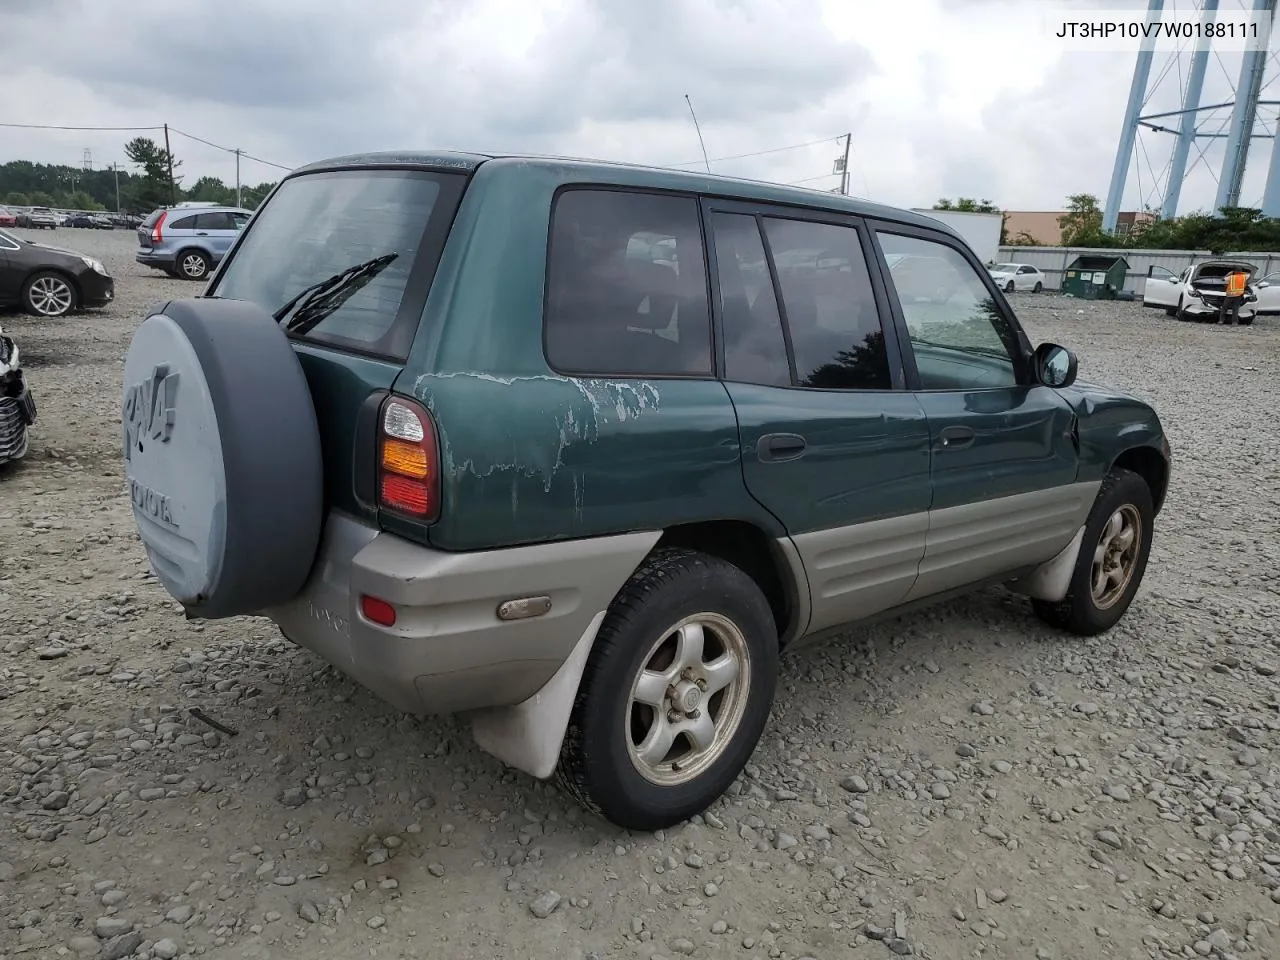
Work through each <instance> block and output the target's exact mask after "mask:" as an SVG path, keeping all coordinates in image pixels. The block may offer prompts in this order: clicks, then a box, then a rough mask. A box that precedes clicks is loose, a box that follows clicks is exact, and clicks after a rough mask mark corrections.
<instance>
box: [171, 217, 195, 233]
mask: <svg viewBox="0 0 1280 960" xmlns="http://www.w3.org/2000/svg"><path fill="white" fill-rule="evenodd" d="M195 228H196V218H195V217H183V218H182V219H180V220H174V221H172V222H171V223H170V224H169V229H170V230H194V229H195Z"/></svg>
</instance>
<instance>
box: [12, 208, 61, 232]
mask: <svg viewBox="0 0 1280 960" xmlns="http://www.w3.org/2000/svg"><path fill="white" fill-rule="evenodd" d="M18 226H20V227H25V228H27V229H28V230H57V229H58V216H57V214H55V213H54V212H53V211H52V210H50V209H49V208H48V207H32V208H31V209H30V210H27V211H26V212H24V213H20V214H18Z"/></svg>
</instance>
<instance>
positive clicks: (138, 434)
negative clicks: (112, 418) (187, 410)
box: [124, 363, 178, 460]
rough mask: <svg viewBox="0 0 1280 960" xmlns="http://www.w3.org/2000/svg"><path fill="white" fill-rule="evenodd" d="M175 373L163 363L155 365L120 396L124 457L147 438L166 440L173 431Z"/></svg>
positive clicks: (137, 448) (176, 381)
mask: <svg viewBox="0 0 1280 960" xmlns="http://www.w3.org/2000/svg"><path fill="white" fill-rule="evenodd" d="M177 398H178V375H177V374H176V373H170V372H169V365H168V364H167V363H160V364H156V367H155V369H153V370H152V371H151V376H149V377H148V378H147V379H146V380H143V381H142V382H141V383H135V384H134V385H133V386H131V387H130V388H129V390H128V392H126V393H125V395H124V458H125V459H126V460H132V459H133V451H134V450H135V449H136V450H137V451H138V452H139V453H141V452H142V449H143V443H144V441H147V440H159V441H160V442H161V443H168V442H169V437H170V436H171V435H172V434H173V423H174V416H175V406H174V404H175V402H176V400H177Z"/></svg>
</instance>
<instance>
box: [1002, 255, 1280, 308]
mask: <svg viewBox="0 0 1280 960" xmlns="http://www.w3.org/2000/svg"><path fill="white" fill-rule="evenodd" d="M1082 255H1084V256H1094V255H1096V256H1104V257H1124V259H1125V260H1126V261H1128V264H1129V269H1128V271H1127V272H1126V273H1125V283H1124V288H1125V289H1126V290H1132V291H1133V292H1134V294H1135V295H1137V296H1139V297H1140V296H1142V289H1143V286H1144V284H1145V283H1146V279H1147V270H1148V269H1149V268H1150V267H1164V268H1165V269H1166V270H1169V271H1170V272H1172V273H1182V271H1183V270H1185V269H1186V268H1187V267H1189V266H1190V265H1191V264H1193V263H1198V262H1199V261H1201V260H1217V259H1219V258H1220V257H1222V256H1225V257H1228V258H1230V259H1232V260H1243V261H1245V262H1246V263H1250V264H1253V266H1254V268H1255V269H1256V270H1257V271H1258V273H1257V276H1258V279H1259V280H1261V279H1262V278H1263V277H1265V276H1267V275H1268V274H1270V273H1274V272H1280V253H1274V252H1273V253H1257V252H1249V253H1227V254H1220V255H1217V256H1215V255H1214V254H1213V253H1212V252H1211V251H1209V250H1114V249H1109V248H1095V247H1001V248H1000V256H999V261H1000V262H1001V263H1029V264H1031V265H1032V266H1034V267H1039V268H1040V271H1041V272H1042V273H1043V274H1044V275H1045V287H1046V289H1049V290H1061V289H1062V275H1063V273H1065V272H1066V269H1067V266H1068V265H1069V264H1070V263H1071V261H1072V260H1074V259H1075V258H1076V257H1079V256H1082Z"/></svg>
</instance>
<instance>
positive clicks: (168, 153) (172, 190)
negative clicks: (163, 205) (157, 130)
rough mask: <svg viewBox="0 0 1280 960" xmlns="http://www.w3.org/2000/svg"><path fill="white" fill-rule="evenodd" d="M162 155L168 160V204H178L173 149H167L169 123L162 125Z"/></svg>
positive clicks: (173, 205) (174, 205) (172, 205)
mask: <svg viewBox="0 0 1280 960" xmlns="http://www.w3.org/2000/svg"><path fill="white" fill-rule="evenodd" d="M164 156H165V159H166V160H168V161H169V206H171V207H176V206H177V205H178V188H177V187H176V186H175V185H174V182H173V151H172V150H170V149H169V125H168V124H167V123H166V124H165V125H164Z"/></svg>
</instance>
